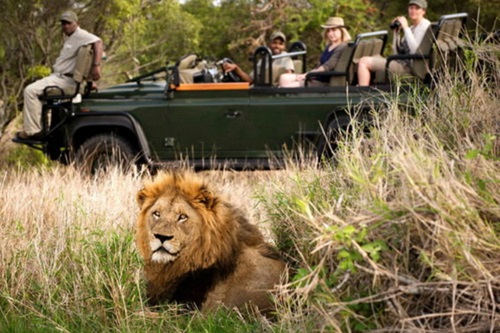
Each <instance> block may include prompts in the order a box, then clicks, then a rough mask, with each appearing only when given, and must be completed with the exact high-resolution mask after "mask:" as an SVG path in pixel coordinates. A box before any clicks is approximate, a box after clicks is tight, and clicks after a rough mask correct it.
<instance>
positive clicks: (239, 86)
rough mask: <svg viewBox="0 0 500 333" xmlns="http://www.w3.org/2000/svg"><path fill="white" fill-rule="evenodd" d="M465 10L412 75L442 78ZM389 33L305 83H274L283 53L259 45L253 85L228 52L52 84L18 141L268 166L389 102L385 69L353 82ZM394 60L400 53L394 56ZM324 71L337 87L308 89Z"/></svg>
mask: <svg viewBox="0 0 500 333" xmlns="http://www.w3.org/2000/svg"><path fill="white" fill-rule="evenodd" d="M466 18H467V14H465V13H461V14H452V15H445V16H442V17H441V19H440V20H439V21H438V22H437V23H435V24H434V25H433V29H432V30H431V29H429V32H428V36H426V38H424V42H422V45H421V46H420V53H419V54H418V55H411V56H403V57H404V58H405V59H412V62H413V74H414V76H413V77H412V80H415V79H417V80H421V81H422V82H423V83H424V84H427V85H431V84H432V82H436V80H437V76H435V75H434V73H435V69H436V67H438V66H439V63H440V62H442V60H443V59H445V58H446V59H449V58H451V55H454V54H456V53H457V50H459V49H460V47H461V44H460V38H459V37H460V34H461V33H462V31H463V28H464V26H465V21H466ZM387 35H388V32H387V31H385V30H384V31H377V32H370V33H365V34H360V35H358V36H356V38H355V40H354V41H353V42H351V43H350V44H349V46H348V47H347V48H346V49H345V51H344V52H343V54H342V56H341V59H340V61H339V64H338V65H337V67H336V68H335V70H334V71H332V72H323V73H314V75H313V74H311V73H310V74H308V76H307V79H306V87H303V88H280V87H276V86H274V85H273V82H275V80H276V78H277V76H278V75H279V69H277V68H274V67H273V66H271V65H270V64H272V61H273V60H274V59H276V57H277V56H273V55H272V53H271V51H270V50H269V49H268V48H267V47H259V48H258V49H257V50H256V51H255V53H254V57H253V66H254V70H255V73H259V74H258V75H256V77H255V81H254V84H253V86H250V85H249V84H248V83H246V82H239V79H238V77H236V76H234V74H232V73H229V74H228V75H223V74H222V73H221V70H220V66H219V65H220V64H221V63H222V62H224V61H231V60H230V59H223V60H221V61H219V62H208V61H206V60H203V59H199V58H198V57H197V56H196V55H188V56H186V57H183V58H181V59H180V60H179V61H177V62H176V63H175V64H174V65H172V66H166V67H164V68H160V69H158V70H156V71H153V72H151V73H147V74H145V75H141V76H139V77H136V78H133V79H131V80H129V81H128V82H126V83H123V84H119V85H116V86H112V87H109V88H107V89H104V90H101V91H98V92H96V91H90V90H89V89H85V91H84V92H83V93H82V94H81V95H80V87H79V86H78V89H76V91H74V92H70V93H68V92H64V91H62V90H61V89H59V88H57V87H49V88H47V89H46V90H45V92H44V94H43V96H41V97H40V98H41V99H42V100H43V102H44V106H43V110H42V117H43V123H44V137H43V138H42V139H40V140H37V141H32V140H19V139H14V140H15V141H16V142H18V143H23V144H27V145H30V146H31V147H33V148H37V149H42V150H43V151H44V152H45V153H46V154H47V155H48V156H49V157H50V158H51V159H54V160H59V161H62V162H71V161H74V162H75V163H76V164H78V165H81V166H84V167H87V168H89V169H91V170H94V169H96V168H98V167H100V166H101V165H102V164H103V163H108V162H109V161H111V162H120V163H124V164H129V163H131V162H134V163H141V164H146V165H148V166H154V165H157V164H161V163H169V162H179V161H183V162H187V163H188V164H189V165H192V166H195V167H202V168H207V167H216V166H220V165H226V166H229V167H233V168H245V167H270V166H273V163H274V162H277V163H278V166H279V162H280V161H281V160H282V159H283V157H284V156H285V155H287V154H292V156H293V155H294V154H296V153H297V151H298V148H301V149H302V148H305V149H310V148H312V149H313V150H314V151H315V152H317V153H318V154H325V153H327V152H329V151H330V149H329V147H330V145H331V144H332V143H334V139H335V133H338V131H339V130H341V129H345V128H346V127H347V126H348V125H349V123H350V122H351V120H352V119H353V114H352V112H353V111H352V110H356V115H355V116H356V117H355V118H356V119H357V120H361V121H364V120H367V119H369V110H372V109H373V106H375V108H376V107H377V106H380V105H381V104H382V103H384V100H385V98H384V94H385V93H390V92H391V90H392V89H393V86H392V84H391V80H390V77H388V75H387V74H386V73H379V74H381V75H376V76H375V81H374V82H373V86H372V87H363V88H361V87H356V75H355V74H356V63H357V60H358V59H359V58H360V57H362V56H365V55H371V56H376V55H381V54H382V52H383V50H384V47H385V44H386V42H387ZM80 53H81V54H80V55H79V60H78V62H77V63H78V64H77V69H76V70H75V74H74V79H75V80H76V81H77V83H78V85H80V83H84V82H85V81H86V80H87V78H86V76H85V75H84V74H85V73H88V66H89V62H88V61H87V60H85V59H87V58H88V54H89V50H88V49H84V50H82V52H80ZM306 54H307V48H306V46H305V45H304V44H303V43H300V42H296V43H293V44H292V46H291V49H290V50H289V54H288V56H291V57H292V58H293V59H294V63H295V64H296V72H297V73H301V72H304V71H305V69H306V68H307V64H306ZM444 55H446V57H444ZM80 58H81V59H80ZM397 58H401V56H399V57H398V56H391V57H389V58H388V59H389V61H392V60H394V59H397ZM86 66H87V67H86ZM258 67H259V68H258ZM318 75H322V76H328V77H330V85H329V86H328V87H308V86H307V82H308V80H310V79H311V78H312V77H313V76H318ZM410 81H411V80H410ZM408 86H410V85H408ZM80 96H82V98H81V100H77V99H80V98H79V97H80ZM353 106H357V107H356V108H354V107H353Z"/></svg>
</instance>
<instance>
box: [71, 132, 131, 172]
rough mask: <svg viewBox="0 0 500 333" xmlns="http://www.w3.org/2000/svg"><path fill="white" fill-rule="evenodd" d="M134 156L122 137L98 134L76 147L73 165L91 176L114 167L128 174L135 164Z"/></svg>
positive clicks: (128, 144) (129, 145)
mask: <svg viewBox="0 0 500 333" xmlns="http://www.w3.org/2000/svg"><path fill="white" fill-rule="evenodd" d="M136 156H137V153H136V150H135V149H134V148H133V146H132V145H131V144H130V143H129V142H128V141H127V140H126V139H124V138H123V137H121V136H119V135H114V134H99V135H96V136H92V137H90V138H88V139H87V140H86V141H84V142H83V144H82V145H81V146H80V147H78V149H77V151H76V155H75V163H76V167H78V168H80V169H82V170H83V171H84V172H85V173H88V174H92V175H95V174H97V173H99V172H106V171H108V170H110V169H111V168H115V167H117V168H119V169H120V170H121V171H123V172H128V171H129V170H130V168H131V167H132V166H133V165H134V163H135V162H136Z"/></svg>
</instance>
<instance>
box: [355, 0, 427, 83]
mask: <svg viewBox="0 0 500 333" xmlns="http://www.w3.org/2000/svg"><path fill="white" fill-rule="evenodd" d="M426 10H427V1H426V0H410V2H409V3H408V17H409V19H410V21H411V26H409V25H408V20H407V19H406V17H404V16H398V17H396V18H395V19H394V20H392V22H391V25H390V28H391V29H392V30H393V32H394V38H393V42H392V49H393V52H394V53H395V54H412V53H416V52H417V49H418V47H419V46H420V43H421V42H422V39H423V38H424V35H425V33H426V32H427V29H428V28H429V27H430V25H431V22H430V21H429V20H428V19H426V18H425V17H424V16H425V11H426ZM401 32H402V34H401ZM401 35H403V37H402V38H401ZM386 62H387V60H386V59H385V58H383V57H362V58H361V59H359V63H358V86H368V85H369V84H370V81H371V72H372V71H385V65H386ZM410 65H411V60H395V61H391V62H390V64H389V71H390V72H391V73H396V74H408V73H411V68H410Z"/></svg>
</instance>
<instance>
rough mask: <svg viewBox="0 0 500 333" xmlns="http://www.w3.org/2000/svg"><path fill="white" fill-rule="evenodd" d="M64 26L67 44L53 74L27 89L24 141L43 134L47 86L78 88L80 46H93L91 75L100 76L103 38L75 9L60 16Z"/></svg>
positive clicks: (25, 96)
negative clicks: (86, 26) (82, 22)
mask: <svg viewBox="0 0 500 333" xmlns="http://www.w3.org/2000/svg"><path fill="white" fill-rule="evenodd" d="M60 22H61V29H62V31H63V33H64V38H65V40H64V44H63V47H62V50H61V52H60V53H59V56H58V57H57V59H56V62H55V63H54V66H53V67H52V74H51V75H49V76H47V77H45V78H43V79H41V80H38V81H35V82H33V83H32V84H30V85H28V86H27V87H26V88H25V89H24V108H23V112H24V115H23V116H24V124H23V131H21V132H18V133H17V137H18V138H19V139H22V140H30V139H31V140H36V139H39V138H41V137H42V115H41V114H42V103H41V101H40V100H39V99H38V97H39V96H40V95H41V94H42V93H43V90H44V89H45V88H46V87H48V86H57V87H60V88H62V89H63V90H64V91H71V90H74V89H75V88H76V83H75V81H74V80H73V78H72V77H73V70H74V68H75V65H76V55H77V52H78V49H79V48H80V46H83V45H89V44H92V45H93V49H94V60H93V63H92V70H91V77H92V80H94V81H97V80H99V79H100V77H101V67H100V66H101V63H100V60H101V57H102V50H103V46H102V41H101V39H100V38H99V37H97V36H95V35H93V34H91V33H89V32H88V31H86V30H83V29H81V28H80V27H79V26H78V17H77V16H76V14H75V13H74V12H72V11H67V12H64V13H63V14H62V15H61V17H60Z"/></svg>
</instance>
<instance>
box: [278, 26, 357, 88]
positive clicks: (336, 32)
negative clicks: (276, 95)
mask: <svg viewBox="0 0 500 333" xmlns="http://www.w3.org/2000/svg"><path fill="white" fill-rule="evenodd" d="M321 27H322V28H323V29H324V30H323V39H324V40H325V42H326V47H325V50H324V51H323V53H322V54H321V57H320V58H319V64H318V65H317V66H316V67H314V69H312V70H311V71H309V72H308V73H314V72H326V71H331V70H333V69H334V68H335V66H336V65H337V63H338V61H339V58H340V55H341V54H342V51H343V50H344V49H345V47H346V46H347V42H348V41H349V40H351V36H350V35H349V32H348V31H347V27H346V26H345V25H344V19H343V18H341V17H330V18H329V19H328V20H327V22H326V24H324V25H321ZM308 73H303V74H283V75H281V77H280V87H303V86H304V85H305V79H306V75H307V74H308ZM329 82H330V78H326V77H325V78H322V77H318V78H314V79H312V80H310V81H309V84H308V85H310V86H328V84H329Z"/></svg>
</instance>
